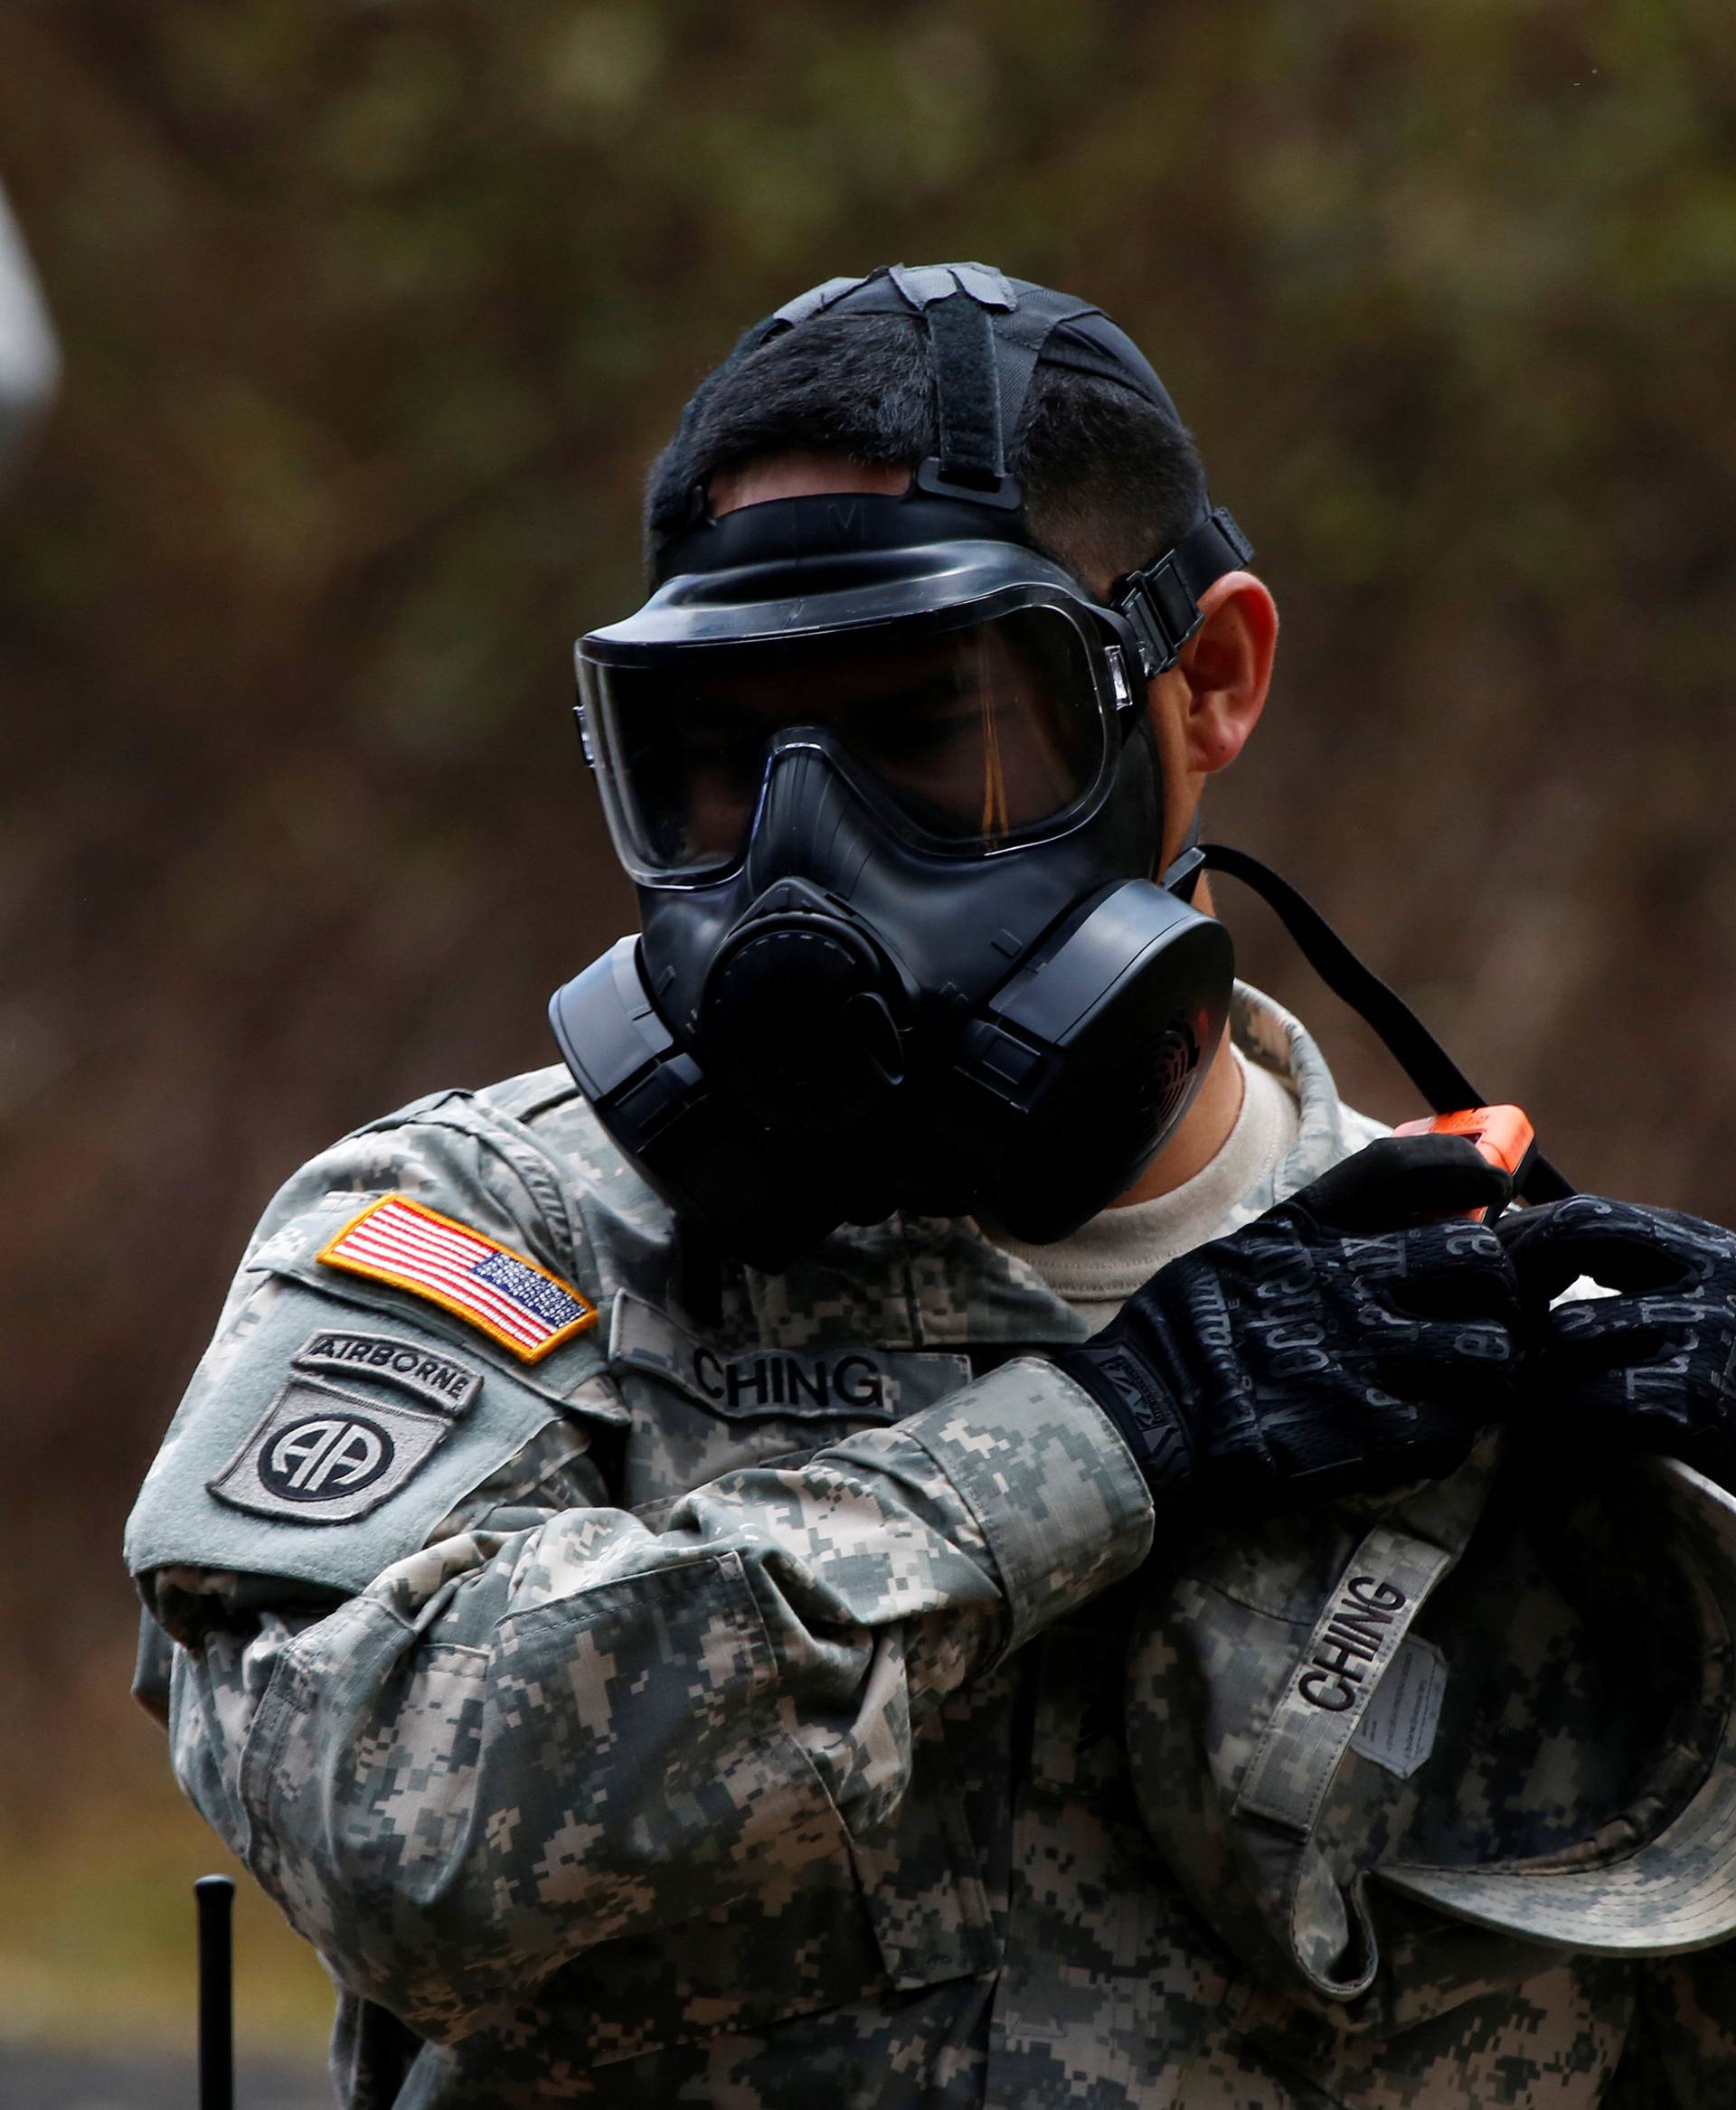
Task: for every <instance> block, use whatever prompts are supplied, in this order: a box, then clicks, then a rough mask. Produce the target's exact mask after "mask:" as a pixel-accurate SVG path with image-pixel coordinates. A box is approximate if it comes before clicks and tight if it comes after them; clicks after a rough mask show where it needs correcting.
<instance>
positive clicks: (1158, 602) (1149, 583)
mask: <svg viewBox="0 0 1736 2110" xmlns="http://www.w3.org/2000/svg"><path fill="white" fill-rule="evenodd" d="M1253 553H1254V545H1253V544H1252V543H1251V542H1250V541H1249V540H1248V538H1247V536H1246V535H1245V534H1243V533H1242V532H1241V529H1240V528H1239V527H1238V526H1237V525H1236V523H1235V521H1234V519H1233V518H1232V517H1231V514H1230V513H1229V512H1228V511H1227V510H1226V509H1225V508H1224V507H1223V506H1222V505H1220V506H1218V507H1217V508H1216V509H1215V510H1214V511H1213V512H1212V513H1208V514H1207V516H1206V517H1205V519H1204V520H1203V521H1200V522H1198V523H1195V525H1194V526H1193V527H1191V528H1189V530H1188V531H1187V532H1186V533H1185V534H1184V536H1183V537H1182V539H1181V541H1180V542H1177V543H1176V544H1175V548H1174V549H1173V550H1166V551H1165V552H1164V554H1163V555H1162V556H1161V557H1159V558H1158V560H1157V561H1156V563H1155V564H1148V565H1147V566H1146V569H1145V570H1143V571H1129V572H1127V574H1126V575H1125V576H1124V577H1123V578H1120V579H1117V580H1116V582H1115V585H1114V587H1113V588H1112V589H1110V593H1109V605H1110V607H1111V608H1114V609H1115V610H1116V611H1117V613H1118V614H1119V615H1122V616H1125V617H1127V621H1128V622H1129V623H1130V624H1131V625H1132V626H1133V630H1134V634H1135V636H1137V638H1138V640H1139V645H1140V649H1141V653H1142V655H1143V659H1144V666H1143V672H1144V674H1145V676H1146V680H1147V681H1149V680H1150V679H1151V677H1152V676H1153V675H1154V674H1163V673H1164V672H1165V670H1166V669H1167V668H1169V667H1172V666H1174V665H1175V661H1176V658H1177V655H1179V654H1180V652H1181V649H1182V647H1183V645H1185V644H1186V643H1187V641H1188V639H1189V638H1190V637H1191V636H1193V635H1194V631H1195V630H1197V629H1198V628H1199V626H1200V609H1199V600H1200V596H1201V595H1202V594H1203V592H1204V591H1205V589H1206V588H1207V587H1208V586H1210V585H1211V584H1212V581H1213V580H1214V579H1222V577H1223V575H1224V573H1225V572H1226V571H1236V570H1240V569H1241V566H1242V565H1244V564H1246V563H1247V561H1248V560H1249V559H1250V557H1251V556H1252V555H1253Z"/></svg>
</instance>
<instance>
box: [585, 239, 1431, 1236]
mask: <svg viewBox="0 0 1736 2110" xmlns="http://www.w3.org/2000/svg"><path fill="white" fill-rule="evenodd" d="M887 313H896V314H901V315H905V316H912V315H913V316H918V317H920V320H921V322H922V324H923V325H924V326H925V331H926V340H927V344H928V348H929V358H930V362H931V366H932V371H933V374H934V380H935V388H936V399H937V421H938V445H937V448H936V451H935V453H934V455H933V456H932V457H929V459H927V460H925V461H923V462H921V463H920V465H919V466H918V467H917V469H916V471H915V474H914V476H913V478H912V480H911V484H910V488H909V489H908V490H907V491H906V492H905V493H903V494H902V495H899V496H896V497H892V496H881V495H855V494H837V495H831V494H828V495H821V496H815V497H805V498H790V499H779V500H774V501H770V502H768V503H765V504H757V505H748V506H744V507H741V508H739V509H738V510H736V511H734V512H732V513H727V514H725V515H723V516H722V518H716V519H713V518H712V517H710V515H709V513H708V511H707V507H706V502H705V495H704V493H703V489H694V490H693V491H691V492H689V493H687V494H685V495H684V496H683V497H682V499H681V500H680V502H679V503H677V504H675V505H672V506H670V507H667V508H665V512H664V513H663V514H662V515H661V516H659V515H657V514H654V516H653V518H652V521H651V523H650V527H651V547H652V553H653V578H654V590H653V592H652V595H651V598H649V600H647V601H646V604H645V606H644V607H643V608H641V609H639V611H638V612H637V614H636V615H634V616H631V617H627V619H626V620H625V621H624V622H619V623H615V624H612V625H610V626H608V627H607V628H604V629H601V630H597V631H593V632H591V633H590V635H588V636H585V637H583V638H581V639H580V643H579V646H578V650H577V659H578V670H579V681H580V711H579V716H580V731H581V734H582V737H583V739H584V746H585V754H586V758H587V759H588V761H589V762H590V766H591V768H592V769H593V771H594V772H595V774H596V777H597V779H598V783H599V789H600V791H601V794H602V797H603V804H604V809H605V812H606V814H607V816H608V820H609V829H610V833H611V834H612V836H613V839H614V842H615V846H616V849H617V851H618V853H619V855H620V857H621V860H622V862H623V863H624V864H625V866H626V867H627V871H628V874H629V876H630V877H631V878H632V880H633V881H634V884H635V886H636V888H637V892H638V896H639V901H640V907H641V913H642V917H643V923H644V928H643V931H642V933H641V935H640V936H638V937H628V938H623V939H622V940H621V941H620V942H619V943H618V945H616V946H615V947H613V948H612V949H611V950H610V951H609V953H607V954H605V955H604V956H603V957H602V958H600V959H599V960H597V961H596V962H594V963H593V964H592V966H590V967H589V968H587V969H586V970H585V972H584V973H583V974H581V975H579V976H578V977H577V978H576V979H575V980H573V981H572V982H570V983H569V984H566V986H565V987H564V988H562V989H561V990H560V991H558V992H557V993H556V995H555V997H554V999H553V1001H552V1005H551V1016H552V1022H553V1025H554V1030H555V1033H556V1036H557V1038H558V1040H559V1041H560V1044H561V1052H562V1053H563V1055H564V1056H565V1057H566V1060H567V1062H568V1064H569V1067H570V1068H571V1070H572V1072H573V1074H574V1076H575V1078H576V1079H578V1082H579V1084H580V1088H582V1089H583V1091H584V1093H585V1095H586V1097H588V1098H589V1099H590V1102H591V1104H592V1106H593V1107H594V1108H595V1110H596V1112H597V1115H598V1116H599V1119H600V1120H601V1121H602V1123H603V1125H604V1126H605V1127H606V1128H607V1129H608V1131H609V1134H610V1135H611V1136H612V1137H613V1138H614V1140H615V1142H616V1143H617V1144H618V1146H619V1147H620V1148H621V1150H622V1151H623V1152H624V1153H625V1154H627V1157H628V1158H630V1159H631V1160H632V1161H633V1163H635V1164H636V1165H637V1167H638V1168H639V1170H640V1171H641V1172H642V1173H644V1175H645V1176H646V1179H647V1180H648V1181H649V1182H651V1184H652V1185H653V1186H654V1187H656V1189H657V1190H658V1191H659V1192H661V1193H662V1194H663V1195H664V1196H665V1198H666V1199H667V1200H668V1201H670V1202H671V1204H672V1205H673V1206H674V1207H675V1210H676V1212H677V1214H678V1216H679V1217H680V1218H681V1220H682V1221H683V1223H684V1226H685V1227H687V1228H689V1229H692V1230H694V1231H696V1232H698V1233H700V1234H701V1235H702V1236H703V1237H706V1238H709V1239H712V1240H713V1241H715V1243H716V1244H717V1245H718V1246H719V1247H721V1248H722V1249H723V1250H725V1251H729V1252H732V1253H734V1254H736V1255H738V1256H739V1257H740V1258H742V1259H745V1260H747V1261H748V1262H750V1264H752V1265H754V1266H757V1267H762V1268H768V1269H778V1268H780V1267H785V1266H787V1265H788V1263H789V1261H790V1260H791V1259H793V1258H795V1257H796V1256H797V1255H798V1254H800V1253H802V1252H803V1251H805V1250H807V1248H810V1247H812V1246H813V1245H815V1244H816V1243H817V1241H818V1240H819V1239H822V1238H823V1237H824V1236H825V1235H826V1233H827V1232H828V1231H830V1230H831V1229H834V1228H835V1226H836V1225H838V1224H840V1223H843V1222H859V1223H871V1222H876V1221H878V1220H880V1219H882V1217H885V1216H887V1215H889V1214H890V1213H892V1211H893V1210H914V1211H916V1212H919V1213H923V1214H933V1215H954V1214H962V1213H965V1212H972V1213H977V1214H980V1215H984V1216H986V1217H988V1218H989V1219H991V1220H994V1221H996V1222H998V1223H999V1224H1001V1225H1003V1226H1004V1227H1005V1229H1008V1230H1009V1231H1011V1232H1013V1233H1014V1235H1016V1236H1018V1237H1022V1238H1024V1239H1032V1240H1033V1241H1037V1242H1043V1241H1047V1240H1051V1239H1058V1238H1061V1237H1064V1236H1065V1235H1066V1234H1067V1233H1068V1232H1069V1231H1071V1230H1072V1229H1075V1228H1076V1227H1077V1226H1078V1225H1079V1224H1080V1223H1082V1222H1083V1221H1084V1220H1086V1219H1087V1218H1088V1217H1090V1216H1091V1215H1093V1214H1095V1213H1096V1212H1097V1211H1098V1210H1100V1209H1101V1208H1103V1207H1105V1206H1106V1205H1107V1204H1108V1203H1109V1201H1112V1200H1113V1199H1114V1198H1115V1196H1116V1195H1117V1194H1118V1193H1120V1192H1124V1191H1125V1190H1126V1189H1127V1187H1128V1186H1129V1185H1131V1184H1132V1182H1133V1181H1134V1180H1135V1179H1137V1176H1138V1174H1139V1173H1140V1172H1141V1171H1142V1170H1143V1168H1144V1167H1145V1166H1146V1164H1147V1163H1149V1162H1150V1160H1151V1158H1152V1157H1153V1155H1154V1154H1156V1151H1157V1150H1158V1149H1159V1148H1160V1147H1161V1145H1162V1144H1163V1143H1164V1141H1165V1138H1166V1137H1167V1136H1168V1135H1170V1134H1171V1133H1173V1131H1174V1129H1175V1126H1176V1125H1177V1123H1178V1122H1179V1121H1180V1120H1181V1119H1182V1118H1183V1116H1184V1115H1185V1113H1186V1111H1187V1109H1188V1107H1190V1106H1191V1105H1192V1103H1193V1101H1194V1096H1195V1094H1196V1093H1197V1091H1198V1089H1199V1087H1200V1084H1201V1082H1202V1080H1203V1078H1204V1076H1205V1073H1206V1069H1207V1068H1208V1066H1209V1064H1210V1063H1211V1060H1212V1056H1213V1054H1214V1053H1215V1051H1216V1050H1217V1048H1218V1046H1219V1044H1220V1041H1221V1039H1222V1031H1223V1024H1224V1019H1225V1016H1226V1013H1227V1009H1228V1003H1229V995H1230V988H1231V975H1232V971H1233V953H1232V950H1231V943H1230V938H1229V935H1228V933H1227V932H1226V931H1225V929H1224V928H1223V927H1222V924H1220V923H1218V922H1216V921H1215V920H1214V919H1213V918H1210V917H1207V916H1205V915H1203V914H1201V913H1200V912H1199V911H1198V910H1197V909H1194V908H1193V907H1192V906H1191V904H1190V900H1189V897H1190V895H1191V893H1192V891H1193V888H1194V881H1195V879H1196V877H1197V875H1198V872H1199V871H1200V870H1201V869H1202V866H1203V862H1205V858H1204V853H1203V852H1202V851H1201V850H1199V849H1198V848H1197V847H1195V846H1194V844H1193V843H1191V842H1190V843H1189V845H1188V846H1187V848H1186V849H1185V850H1184V853H1183V854H1182V856H1181V857H1180V858H1178V859H1177V860H1176V862H1175V864H1174V865H1172V866H1171V867H1170V868H1169V869H1168V870H1167V871H1164V872H1163V873H1161V874H1160V875H1159V874H1156V872H1155V871H1154V864H1155V860H1156V855H1157V851H1158V844H1159V843H1160V841H1161V835H1162V817H1163V799H1162V785H1161V780H1160V775H1159V769H1158V762H1157V751H1156V743H1155V741H1154V739H1153V738H1152V733H1151V728H1150V723H1149V720H1148V717H1147V714H1146V683H1147V682H1148V681H1149V680H1150V679H1151V678H1152V677H1153V676H1154V675H1156V674H1159V673H1161V672H1163V671H1164V670H1165V669H1166V668H1167V667H1169V666H1171V665H1173V664H1175V659H1176V657H1177V655H1179V654H1180V652H1181V650H1182V648H1183V646H1184V645H1185V643H1186V641H1187V639H1188V638H1189V637H1190V636H1192V635H1193V632H1194V629H1195V628H1196V627H1197V626H1198V623H1199V620H1200V617H1199V609H1198V601H1199V598H1200V596H1201V595H1202V594H1203V592H1204V590H1205V589H1206V588H1207V587H1208V586H1209V585H1210V584H1211V583H1212V581H1213V580H1215V579H1218V578H1220V577H1222V575H1223V574H1224V573H1225V572H1226V571H1229V570H1233V569H1235V568H1237V567H1239V566H1240V565H1241V564H1243V563H1245V562H1246V561H1247V560H1248V558H1249V557H1250V555H1251V551H1250V546H1249V544H1248V542H1247V541H1246V539H1245V538H1244V537H1243V536H1242V534H1241V531H1240V530H1239V529H1238V528H1237V526H1236V524H1235V523H1234V521H1232V520H1231V517H1230V515H1229V514H1228V513H1224V512H1223V511H1222V510H1221V509H1220V510H1217V511H1213V510H1212V507H1211V504H1210V502H1209V500H1208V499H1207V498H1206V496H1205V495H1204V492H1203V490H1202V492H1201V495H1200V504H1199V507H1198V511H1197V513H1196V517H1195V519H1194V523H1193V524H1192V526H1191V527H1190V528H1189V529H1188V531H1187V532H1186V533H1184V535H1183V536H1182V537H1181V539H1180V540H1179V541H1178V542H1176V543H1175V546H1174V547H1173V548H1171V549H1169V550H1166V551H1162V552H1161V553H1160V554H1159V555H1158V556H1157V557H1156V559H1155V560H1153V561H1152V562H1150V563H1148V564H1146V566H1144V567H1143V568H1142V569H1140V570H1135V571H1131V572H1128V573H1127V575H1126V576H1125V577H1123V578H1122V579H1118V581H1117V582H1116V584H1115V586H1114V588H1113V589H1112V590H1111V591H1110V593H1109V596H1108V597H1107V598H1106V600H1105V601H1103V602H1098V601H1096V600H1094V599H1093V598H1091V597H1090V595H1089V594H1088V593H1087V592H1086V590H1085V589H1083V588H1082V587H1081V586H1080V582H1079V581H1078V579H1075V578H1074V577H1073V576H1072V575H1071V573H1070V572H1069V571H1067V570H1064V569H1063V568H1062V567H1061V565H1059V564H1058V563H1056V562H1055V561H1054V560H1052V558H1050V557H1049V556H1048V555H1046V554H1045V553H1044V552H1043V551H1042V550H1041V549H1040V548H1039V547H1038V546H1037V544H1036V542H1035V541H1034V539H1033V535H1032V532H1031V529H1030V527H1029V525H1028V523H1027V522H1026V519H1025V513H1024V495H1023V493H1022V492H1021V490H1020V488H1019V485H1018V484H1017V482H1016V480H1015V479H1014V477H1013V476H1012V475H1011V474H1010V473H1009V471H1008V467H1007V460H1008V457H1009V455H1010V454H1011V453H1013V451H1014V445H1015V442H1016V438H1017V435H1018V433H1019V431H1020V429H1021V426H1022V423H1023V420H1024V416H1025V414H1026V410H1027V408H1028V405H1029V401H1030V396H1031V386H1032V381H1033V375H1034V373H1035V370H1036V366H1037V363H1038V362H1039V360H1040V359H1041V360H1044V361H1047V362H1049V363H1054V364H1061V365H1065V366H1070V367H1072V368H1074V369H1076V370H1078V371H1080V372H1089V373H1094V374H1098V375H1100V376H1103V377H1105V378H1108V379H1110V380H1112V381H1116V382H1118V384H1120V385H1121V386H1122V387H1124V388H1127V389H1129V390H1131V391H1133V392H1134V393H1135V394H1137V395H1138V396H1140V397H1142V398H1143V399H1144V400H1146V402H1148V403H1149V404H1151V405H1152V406H1153V407H1154V408H1155V409H1156V410H1158V411H1159V413H1160V414H1161V415H1163V416H1164V417H1165V419H1168V420H1169V421H1170V422H1172V423H1173V424H1175V426H1176V427H1177V429H1179V427H1180V420H1179V419H1177V417H1176V414H1175V407H1174V405H1173V404H1172V403H1171V401H1170V399H1169V397H1168V394H1167V392H1166V391H1165V389H1164V386H1163V384H1162V382H1161V381H1159V380H1158V379H1157V376H1156V373H1155V372H1152V370H1151V368H1150V366H1149V365H1148V364H1147V363H1146V360H1145V359H1144V357H1143V356H1142V354H1141V353H1139V352H1138V350H1137V347H1135V346H1134V344H1132V342H1131V341H1130V340H1129V339H1128V338H1127V336H1126V335H1125V334H1123V333H1122V332H1121V331H1120V330H1118V328H1117V327H1116V325H1114V324H1113V323H1111V322H1110V321H1109V318H1108V317H1107V316H1104V315H1103V314H1102V313H1101V311H1100V310H1099V309H1097V308H1095V307H1092V306H1089V305H1088V304H1085V303H1082V302H1080V301H1078V300H1074V299H1071V298H1070V297H1067V296H1065V295H1062V294H1058V293H1054V292H1052V291H1050V290H1049V289H1047V288H1046V287H1037V286H1033V285H1029V284H1026V283H1025V282H1024V281H1023V280H1018V279H1009V278H1005V277H1003V276H1002V275H1001V274H1000V273H999V272H998V271H995V270H992V269H990V268H988V267H986V266H984V265H979V264H951V265H936V266H929V267H924V268H916V269H910V268H905V267H903V266H893V267H892V268H890V269H887V270H882V271H877V272H874V273H873V274H871V275H870V276H869V277H867V278H835V279H831V280H829V281H828V282H827V283H826V285H824V286H821V287H816V288H815V289H814V290H813V291H812V292H809V293H807V294H804V295H802V296H801V297H799V298H798V299H797V300H794V301H791V302H789V303H788V305H787V306H784V307H782V308H780V309H778V312H777V313H776V314H775V315H773V316H769V318H767V320H766V321H765V322H763V323H761V324H760V325H757V327H756V328H755V329H753V330H750V331H749V332H748V333H747V334H746V335H745V336H744V337H743V338H742V340H741V343H740V344H738V345H737V346H736V348H735V350H734V352H733V353H731V356H730V358H729V360H727V361H726V362H725V363H724V366H723V367H722V368H721V369H720V370H719V373H718V374H717V375H716V376H713V377H712V381H708V382H707V383H705V384H704V385H703V387H702V389H701V391H699V393H698V394H697V395H696V396H695V398H694V400H693V403H691V404H690V405H689V407H688V410H687V412H686V413H685V418H684V423H685V422H687V421H690V420H692V419H694V418H695V417H696V416H697V415H698V413H699V412H700V410H702V409H703V402H704V400H705V397H706V395H707V393H708V392H709V391H710V390H711V389H712V388H713V387H715V386H716V384H717V382H718V381H720V380H721V379H722V377H723V376H724V375H725V374H728V373H729V372H732V371H733V370H734V368H735V367H736V366H737V365H739V363H741V361H742V360H744V359H745V358H747V357H748V356H749V355H750V353H752V352H753V351H755V350H756V349H757V348H758V347H759V346H760V345H761V344H765V343H767V342H768V341H769V340H770V339H771V338H772V337H774V336H777V335H779V334H782V333H784V332H786V331H788V330H791V329H797V328H799V327H801V326H802V325H803V324H805V323H806V322H807V321H808V320H810V319H811V318H812V317H814V316H820V315H828V316H846V317H847V316H857V315H874V314H887ZM1244 862H1247V861H1244ZM1244 876H1246V875H1245V874H1244ZM1461 1103H1462V1102H1461Z"/></svg>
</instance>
